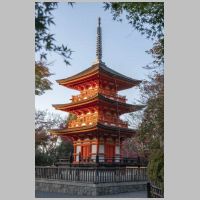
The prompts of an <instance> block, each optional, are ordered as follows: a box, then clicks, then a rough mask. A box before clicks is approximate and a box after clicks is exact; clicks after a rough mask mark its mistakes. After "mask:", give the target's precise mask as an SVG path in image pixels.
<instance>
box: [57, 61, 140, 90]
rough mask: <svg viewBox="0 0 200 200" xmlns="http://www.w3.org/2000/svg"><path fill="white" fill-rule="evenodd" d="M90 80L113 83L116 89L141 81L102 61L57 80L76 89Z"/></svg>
mask: <svg viewBox="0 0 200 200" xmlns="http://www.w3.org/2000/svg"><path fill="white" fill-rule="evenodd" d="M91 81H95V82H97V81H99V84H100V85H101V84H102V83H103V81H107V82H108V83H111V84H114V86H115V87H116V89H117V91H119V90H124V89H128V88H131V87H134V86H137V85H139V84H140V83H141V82H142V81H141V80H136V79H133V78H130V77H127V76H125V75H123V74H121V73H119V72H116V71H115V70H113V69H111V68H109V67H107V66H106V65H105V64H104V63H103V62H99V63H95V64H93V65H92V66H91V67H89V68H87V69H85V70H84V71H82V72H80V73H78V74H75V75H73V76H70V77H68V78H65V79H60V80H57V82H58V83H59V84H60V85H63V86H65V87H68V88H72V89H76V90H82V89H81V85H83V84H85V83H87V82H91Z"/></svg>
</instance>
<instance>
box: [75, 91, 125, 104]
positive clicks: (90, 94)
mask: <svg viewBox="0 0 200 200" xmlns="http://www.w3.org/2000/svg"><path fill="white" fill-rule="evenodd" d="M97 93H100V94H102V95H104V96H105V97H107V98H109V99H112V100H115V101H119V102H122V103H126V97H125V96H121V95H118V94H116V93H114V92H111V91H108V90H104V89H101V88H94V89H88V90H85V91H83V92H81V94H79V95H76V96H72V99H71V100H72V102H73V103H76V102H79V101H83V100H86V99H88V98H91V97H94V96H95V95H97Z"/></svg>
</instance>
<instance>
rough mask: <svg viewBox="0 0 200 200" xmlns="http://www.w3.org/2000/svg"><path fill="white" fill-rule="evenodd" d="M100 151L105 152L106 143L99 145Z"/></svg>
mask: <svg viewBox="0 0 200 200" xmlns="http://www.w3.org/2000/svg"><path fill="white" fill-rule="evenodd" d="M99 153H104V145H103V144H100V145H99Z"/></svg>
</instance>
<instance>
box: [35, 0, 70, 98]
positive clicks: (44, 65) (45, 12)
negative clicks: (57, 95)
mask: <svg viewBox="0 0 200 200" xmlns="http://www.w3.org/2000/svg"><path fill="white" fill-rule="evenodd" d="M68 4H70V5H71V6H72V5H73V3H71V2H69V3H68ZM57 7H58V3H56V2H36V3H35V52H36V53H37V54H38V55H39V57H40V58H39V60H37V61H35V77H36V78H35V94H36V95H42V94H43V93H44V92H45V91H46V90H50V89H51V85H52V83H51V82H50V81H49V80H48V77H49V76H51V75H52V74H51V73H50V71H49V68H48V66H49V63H48V62H47V54H48V53H49V52H54V53H57V54H59V55H60V56H61V57H62V58H63V60H64V62H65V64H66V65H70V62H69V59H70V58H71V53H72V51H71V50H70V49H69V48H68V47H67V46H65V45H63V44H62V45H58V44H57V43H56V39H55V35H54V34H52V33H51V32H50V27H51V25H55V21H54V17H53V11H54V10H55V9H56V8H57Z"/></svg>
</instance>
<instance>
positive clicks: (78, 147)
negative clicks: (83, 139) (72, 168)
mask: <svg viewBox="0 0 200 200" xmlns="http://www.w3.org/2000/svg"><path fill="white" fill-rule="evenodd" d="M79 152H81V146H76V153H77V154H79ZM76 161H79V155H76Z"/></svg>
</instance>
